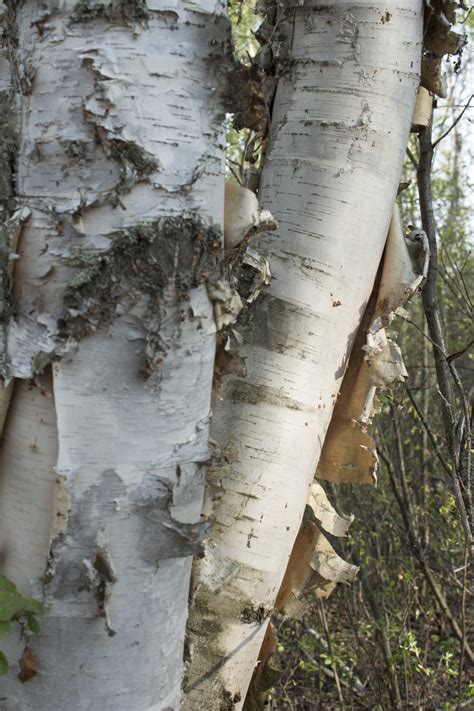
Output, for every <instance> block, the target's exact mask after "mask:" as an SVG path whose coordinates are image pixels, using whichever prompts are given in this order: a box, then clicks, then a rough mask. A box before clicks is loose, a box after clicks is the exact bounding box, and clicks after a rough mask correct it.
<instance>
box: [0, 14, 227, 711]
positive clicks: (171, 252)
mask: <svg viewBox="0 0 474 711" xmlns="http://www.w3.org/2000/svg"><path fill="white" fill-rule="evenodd" d="M14 5H15V4H13V6H14ZM222 17H223V16H222V10H221V8H220V6H219V5H216V4H215V3H209V2H207V0H202V2H201V1H200V0H197V1H195V0H176V1H175V2H171V3H167V2H165V1H164V0H147V2H144V1H142V0H133V1H132V0H129V1H127V2H126V1H125V0H120V1H118V2H113V3H106V4H103V3H92V2H88V1H85V0H80V2H77V3H76V2H74V1H73V0H61V2H57V1H55V2H54V1H51V2H38V0H26V1H25V2H23V3H20V4H17V9H16V17H15V18H14V21H12V22H11V25H10V27H9V28H8V32H7V36H8V37H9V41H10V47H11V50H12V51H11V56H12V57H13V72H14V82H15V86H16V87H17V89H18V94H17V97H16V100H17V103H18V110H19V115H20V117H21V131H20V144H19V152H18V163H17V187H16V193H15V199H16V202H17V205H18V206H19V207H24V208H25V209H26V208H27V209H28V210H29V217H28V220H27V222H26V223H25V224H24V227H23V231H22V234H21V237H20V242H19V246H18V253H19V258H18V259H17V260H16V262H15V272H14V277H13V280H14V290H13V301H14V304H15V311H14V315H13V317H12V319H11V320H10V322H9V324H8V325H7V326H6V328H5V329H4V335H5V336H6V341H7V355H8V359H7V363H6V365H5V368H4V373H3V375H4V378H5V379H6V381H7V382H8V381H9V382H11V381H12V379H13V378H16V381H15V383H16V385H15V388H14V394H13V399H12V402H11V405H10V409H9V412H8V416H7V421H6V425H5V430H4V437H3V443H2V449H1V467H2V470H1V479H0V484H1V522H2V551H3V557H4V564H3V570H2V572H3V573H5V574H6V575H7V576H9V577H10V578H11V579H12V580H13V581H14V582H15V583H16V584H17V585H18V587H19V588H20V590H21V591H22V592H23V593H25V594H34V595H36V596H38V597H39V598H40V599H41V600H42V601H43V602H44V604H45V608H46V615H45V618H44V619H43V620H42V622H41V631H40V633H39V635H37V636H34V638H31V639H28V638H26V639H25V638H23V639H21V640H15V639H9V640H7V641H5V640H3V641H4V642H5V644H2V648H3V649H4V651H5V652H6V653H7V657H8V659H9V661H10V664H11V669H10V672H9V674H8V677H7V678H2V681H1V694H0V695H1V697H2V702H1V703H0V706H1V708H2V709H21V711H27V710H28V709H34V711H46V709H47V710H48V711H76V710H79V709H97V710H98V709H100V711H107V710H109V711H121V710H123V711H131V710H133V711H142V710H144V709H147V710H148V711H149V710H151V709H154V710H156V711H158V710H162V709H165V708H168V707H169V708H173V709H178V707H179V698H180V693H181V682H182V673H183V656H184V638H185V624H186V618H187V610H188V590H189V580H190V573H191V561H192V555H193V554H195V553H196V552H197V551H198V550H199V548H200V538H202V536H203V534H204V533H205V531H204V530H203V529H202V526H201V524H200V514H201V507H202V496H203V475H202V465H203V462H204V461H205V460H206V459H207V457H208V423H209V413H210V399H211V384H212V371H213V361H214V351H215V325H214V318H213V309H212V303H211V301H210V299H209V297H208V294H207V288H206V283H205V281H206V278H207V276H208V275H209V274H210V273H211V272H212V270H213V269H214V268H215V266H216V263H217V262H218V261H219V259H220V252H221V244H220V238H219V230H218V229H217V228H216V227H215V225H218V224H221V223H222V219H223V216H222V211H223V188H224V185H223V146H224V140H223V135H222V129H221V126H222V118H223V113H222V108H221V105H220V99H219V93H220V92H219V91H217V90H216V86H217V85H216V83H215V79H213V76H214V67H216V66H219V63H220V62H219V54H220V53H221V51H222V47H223V44H224V42H223V35H224V34H225V31H226V27H227V25H226V24H223V23H225V20H223V21H222V22H221V21H220V19H221V18H222ZM20 90H21V93H20ZM22 214H23V217H22V219H24V217H25V215H24V213H22ZM20 217H21V215H20ZM18 219H20V218H18ZM10 250H11V251H12V252H13V251H15V250H14V247H13V245H10ZM13 256H14V255H13ZM7 642H8V644H7ZM25 644H26V645H27V646H28V647H29V648H30V649H31V650H32V653H33V655H34V657H35V659H36V666H37V674H36V675H34V676H33V673H30V676H31V677H32V678H30V679H29V680H28V681H27V682H26V683H23V684H22V683H20V681H18V679H17V678H16V674H17V672H18V665H17V660H18V659H19V657H20V656H21V653H22V651H23V649H24V647H25ZM33 672H34V670H33Z"/></svg>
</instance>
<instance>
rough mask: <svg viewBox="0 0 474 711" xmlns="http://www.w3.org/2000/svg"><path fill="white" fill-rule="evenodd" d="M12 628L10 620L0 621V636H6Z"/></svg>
mask: <svg viewBox="0 0 474 711" xmlns="http://www.w3.org/2000/svg"><path fill="white" fill-rule="evenodd" d="M12 629H13V627H12V624H11V622H0V637H6V636H7V634H10V632H11V631H12Z"/></svg>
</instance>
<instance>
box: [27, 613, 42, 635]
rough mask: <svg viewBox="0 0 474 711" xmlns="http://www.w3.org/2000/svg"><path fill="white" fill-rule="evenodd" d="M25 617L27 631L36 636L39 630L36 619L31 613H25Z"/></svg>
mask: <svg viewBox="0 0 474 711" xmlns="http://www.w3.org/2000/svg"><path fill="white" fill-rule="evenodd" d="M25 616H26V624H27V625H28V627H29V629H30V630H31V631H32V632H34V633H35V634H38V632H39V631H40V629H41V628H40V626H39V622H38V620H37V619H36V617H35V616H34V615H33V614H32V613H31V612H27V613H26V615H25Z"/></svg>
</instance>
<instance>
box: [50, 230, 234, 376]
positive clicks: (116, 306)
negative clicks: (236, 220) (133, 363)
mask: <svg viewBox="0 0 474 711" xmlns="http://www.w3.org/2000/svg"><path fill="white" fill-rule="evenodd" d="M220 245H221V237H220V232H219V230H218V228H216V227H214V226H210V227H209V226H206V225H204V224H203V223H202V222H201V221H199V220H198V219H196V218H188V219H186V218H182V217H173V218H163V219H160V220H157V221H154V222H150V223H143V224H141V225H137V226H136V227H133V228H130V229H128V230H123V231H122V232H120V233H118V234H117V235H116V236H115V238H114V239H113V240H112V244H111V246H110V248H109V249H107V250H105V251H102V252H100V253H83V252H82V253H78V254H76V255H74V256H73V257H71V258H69V259H68V260H67V264H68V266H71V267H76V268H77V272H76V274H75V276H74V277H73V279H72V280H71V281H70V283H69V285H68V287H67V289H66V291H65V294H64V307H65V308H64V312H63V315H62V318H61V319H60V320H59V324H58V325H59V335H60V339H61V340H63V341H66V340H67V339H70V338H72V339H74V340H75V341H80V340H81V339H82V338H84V337H85V336H87V335H89V334H90V333H93V332H94V331H95V330H96V329H97V328H98V327H99V326H102V325H108V324H110V323H112V321H113V320H114V319H115V318H116V316H117V315H119V314H121V313H125V312H126V311H128V310H129V309H130V308H132V307H133V306H135V305H136V304H137V303H139V302H140V301H141V300H144V303H146V307H145V315H144V322H145V324H146V325H147V328H148V332H147V347H146V360H145V363H144V365H143V368H142V369H141V372H142V376H143V377H144V379H148V378H149V377H151V376H152V375H153V373H154V372H155V370H156V369H157V368H159V364H160V362H161V361H162V360H163V357H164V355H165V349H164V346H163V344H162V343H161V339H160V333H159V323H160V314H161V309H162V304H163V298H164V292H165V289H167V288H171V289H172V290H173V292H174V293H175V294H176V295H177V296H178V298H179V299H182V300H183V301H185V300H186V299H187V297H188V294H189V291H190V290H191V289H192V288H195V287H197V286H198V285H199V284H202V283H204V282H205V281H206V280H207V279H208V277H209V276H210V274H211V273H213V272H214V271H215V269H216V268H218V266H219V263H220V258H221V257H220V255H221V248H220Z"/></svg>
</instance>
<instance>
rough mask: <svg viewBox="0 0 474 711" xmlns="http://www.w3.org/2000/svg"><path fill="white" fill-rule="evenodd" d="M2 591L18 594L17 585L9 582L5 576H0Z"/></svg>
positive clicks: (0, 588)
mask: <svg viewBox="0 0 474 711" xmlns="http://www.w3.org/2000/svg"><path fill="white" fill-rule="evenodd" d="M0 590H7V591H8V592H13V593H15V592H17V589H16V585H15V583H12V581H11V580H8V578H6V577H5V576H4V575H0Z"/></svg>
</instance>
